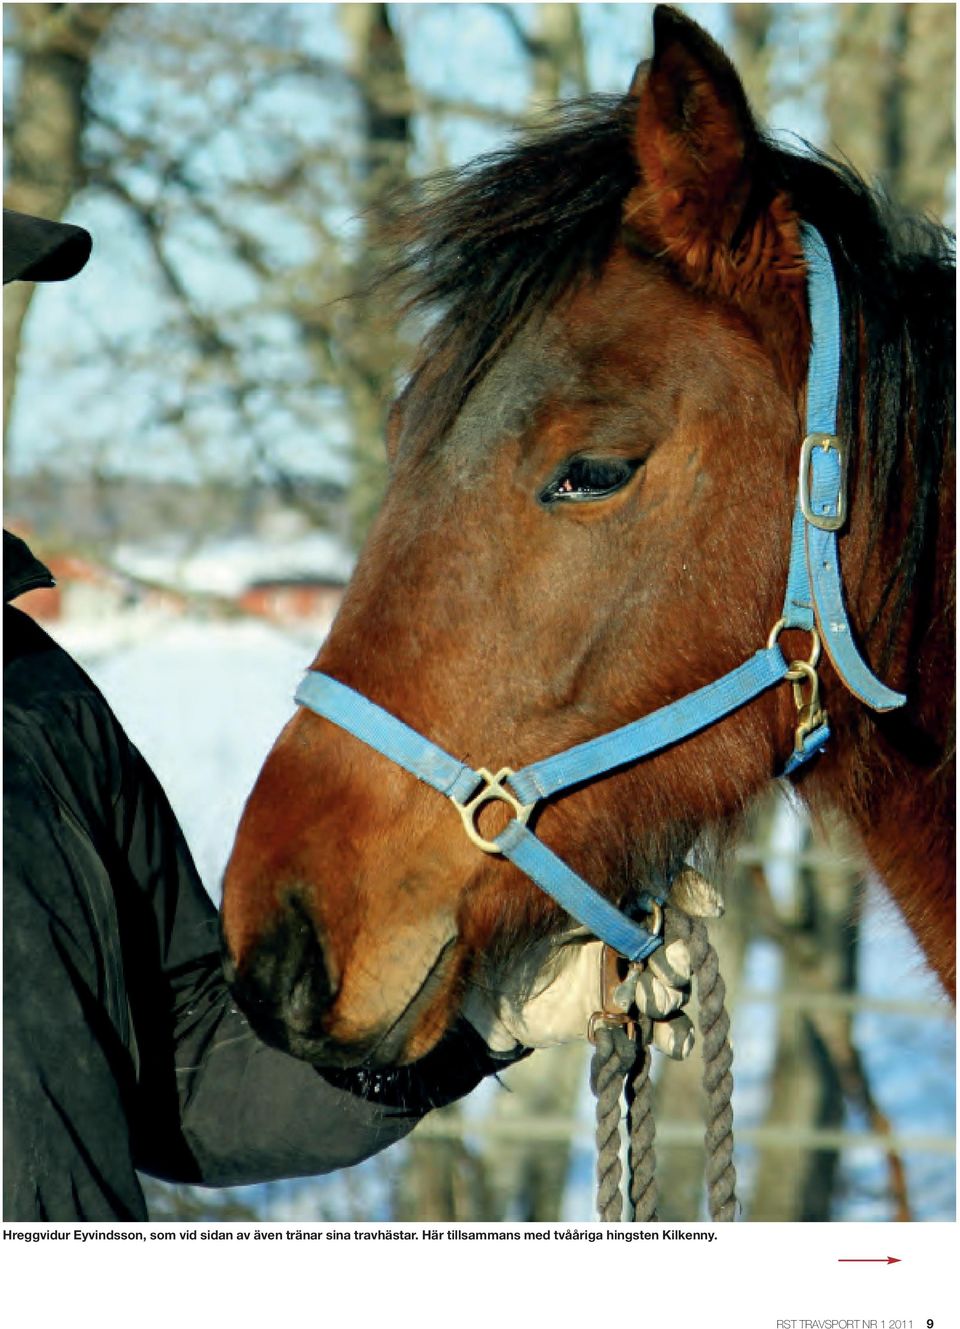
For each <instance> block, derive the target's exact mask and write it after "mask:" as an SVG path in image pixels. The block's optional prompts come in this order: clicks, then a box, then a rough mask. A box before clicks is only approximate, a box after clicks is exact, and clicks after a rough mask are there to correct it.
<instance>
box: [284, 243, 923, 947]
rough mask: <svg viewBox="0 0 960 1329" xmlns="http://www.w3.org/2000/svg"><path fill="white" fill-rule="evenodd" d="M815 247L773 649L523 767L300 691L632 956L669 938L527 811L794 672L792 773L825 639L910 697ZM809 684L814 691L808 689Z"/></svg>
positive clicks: (858, 682)
mask: <svg viewBox="0 0 960 1329" xmlns="http://www.w3.org/2000/svg"><path fill="white" fill-rule="evenodd" d="M803 244H804V252H805V255H806V260H807V268H808V286H809V299H810V318H811V325H812V328H813V342H812V348H811V354H810V368H809V373H808V387H807V437H806V438H805V439H804V441H803V447H802V449H801V456H800V479H799V484H798V493H797V506H796V511H795V513H794V518H793V528H792V537H791V546H790V564H789V570H788V574H787V592H786V599H785V601H784V607H783V615H782V617H781V619H780V621H779V622H778V623H777V624H776V626H775V627H774V629H773V632H772V633H771V635H770V640H769V641H768V642H767V646H766V648H765V649H764V650H760V651H757V652H756V654H755V655H752V656H751V657H750V658H749V659H748V660H746V661H744V663H743V664H742V665H740V666H738V668H736V669H733V670H731V671H730V673H728V674H724V675H723V676H722V677H721V678H718V679H717V680H716V681H715V682H713V683H710V684H708V685H707V686H706V687H703V688H699V689H698V690H697V691H696V692H691V693H689V694H688V695H687V696H686V697H682V698H680V700H679V701H675V702H672V703H671V704H670V705H668V706H663V707H661V708H660V709H659V710H657V711H654V712H652V713H651V714H650V715H646V716H644V717H643V718H642V719H640V720H635V721H634V722H633V723H632V724H627V725H623V726H622V727H621V728H619V729H614V730H613V731H612V732H610V733H607V734H602V735H600V736H599V737H597V738H594V739H591V740H589V741H588V742H586V743H580V744H578V745H576V746H575V747H572V748H568V749H567V750H566V751H565V752H559V753H557V754H555V755H554V756H552V757H547V758H545V759H544V760H542V761H538V762H534V763H533V764H532V765H530V766H527V767H525V768H524V769H523V770H520V771H512V770H511V769H510V768H509V767H504V768H503V769H502V770H500V771H498V772H497V773H496V774H492V773H491V772H490V771H488V770H486V769H485V768H482V767H481V768H480V769H478V770H474V769H473V768H472V767H470V766H467V765H466V764H465V763H464V762H461V761H458V760H457V759H456V758H455V757H452V756H451V755H450V754H449V753H448V752H445V751H444V750H443V748H441V747H439V746H438V745H437V744H436V743H434V742H432V741H431V740H430V739H428V738H424V736H423V735H422V734H419V733H417V731H416V730H415V729H411V728H410V726H409V725H406V724H404V723H403V721H402V720H398V719H397V717H396V716H394V715H391V714H390V712H389V711H386V710H384V709H383V707H382V706H378V705H377V704H376V703H375V702H372V701H370V700H369V699H368V698H367V697H364V696H362V695H361V694H360V693H359V692H356V691H354V689H353V688H350V687H347V686H346V685H345V684H343V683H340V682H338V681H337V680H336V679H334V678H331V677H329V676H328V675H326V674H322V673H319V672H311V673H309V674H308V675H307V676H306V678H305V679H304V680H303V682H302V683H301V684H300V687H299V688H298V689H297V694H296V699H297V702H298V703H299V704H300V705H301V706H306V707H307V708H308V709H309V710H311V711H314V712H315V713H316V714H317V715H321V716H324V717H325V718H326V719H328V720H330V721H332V722H333V723H334V724H336V725H339V726H340V728H341V729H345V730H347V732H348V733H350V734H352V735H353V736H354V737H355V738H357V739H359V740H360V741H361V742H363V743H366V744H367V745H368V746H369V747H371V748H373V749H374V750H375V751H377V752H380V753H382V754H383V755H384V756H385V757H387V758H389V759H390V760H391V761H393V762H395V763H396V764H397V765H398V766H402V767H403V768H404V770H407V771H409V772H410V773H411V774H413V775H415V776H416V777H417V778H418V779H419V780H422V781H423V782H424V783H425V784H428V785H430V786H431V787H432V788H434V789H436V790H437V791H438V792H439V793H441V794H443V795H444V796H445V797H447V798H448V799H450V801H451V802H452V803H453V805H454V806H455V807H456V809H457V811H458V813H459V815H460V819H461V821H462V823H463V828H464V830H465V832H466V834H467V836H468V838H469V839H470V840H471V841H472V843H473V844H475V845H476V846H477V848H479V849H481V850H483V851H484V852H485V853H492V854H502V855H503V856H504V857H505V858H508V859H509V860H510V861H511V862H512V863H514V864H515V865H516V867H518V868H519V869H520V870H521V871H522V872H524V873H526V875H527V876H528V877H530V878H531V879H532V880H533V881H535V882H536V884H537V885H538V886H539V887H540V888H541V890H543V891H545V892H546V893H547V894H548V895H549V896H551V897H552V898H553V899H554V900H556V902H557V903H558V904H559V905H560V906H561V907H562V908H563V909H565V910H566V911H567V913H569V914H571V915H572V916H573V917H574V918H575V919H577V921H578V922H579V923H582V924H583V925H584V926H585V927H587V928H588V929H589V930H590V931H591V932H592V933H593V934H594V935H595V936H597V937H599V938H600V940H601V941H604V942H606V943H607V945H608V946H611V947H613V949H614V950H615V951H618V952H619V953H620V954H621V955H624V956H626V958H627V959H629V960H633V961H639V960H644V959H646V958H647V956H649V955H651V954H652V953H653V952H654V951H655V950H656V949H657V947H658V946H660V945H661V939H660V937H658V936H655V935H654V934H653V933H652V932H650V931H648V930H647V929H646V928H644V927H642V926H641V924H640V923H638V922H637V921H636V920H635V919H634V918H631V917H630V916H629V915H628V914H626V913H624V912H623V911H621V910H620V909H618V908H617V907H616V906H615V905H613V904H611V903H610V901H609V900H607V899H605V898H604V897H603V896H602V895H600V894H599V892H597V891H595V890H594V889H593V887H592V886H589V885H588V884H587V883H586V882H585V881H584V880H583V879H582V878H581V877H580V876H578V875H577V873H575V872H574V871H573V869H572V868H570V867H569V866H568V865H567V864H566V863H564V862H563V861H562V860H561V859H560V858H558V857H557V856H556V854H554V853H553V852H552V851H551V850H550V849H548V848H547V846H546V845H545V844H544V843H543V842H542V841H541V840H539V839H538V838H537V836H536V835H535V834H534V832H533V831H531V830H530V829H529V827H528V826H527V821H528V820H529V818H530V815H531V813H532V812H533V811H534V809H535V807H536V805H537V804H538V803H539V802H541V801H542V800H543V799H546V798H550V797H551V796H552V795H554V794H557V793H560V792H561V791H562V790H564V789H569V788H571V787H572V786H574V785H579V784H584V783H586V782H587V781H589V780H594V779H596V778H597V777H598V776H601V775H604V774H606V773H607V772H608V771H613V770H618V769H621V768H622V767H624V766H627V765H630V764H632V763H634V762H637V761H640V760H642V759H643V758H644V757H647V756H650V755H651V754H652V753H654V752H660V751H663V749H665V748H668V747H671V746H672V745H673V744H674V743H679V742H682V741H683V740H684V739H686V738H689V737H690V736H691V735H693V734H695V733H697V732H698V731H700V730H702V729H706V728H708V727H709V726H710V725H712V724H715V723H716V722H717V721H718V720H720V719H722V718H723V717H724V716H727V715H730V714H732V713H733V712H735V711H737V710H739V709H740V707H742V706H744V705H745V704H746V703H747V702H749V701H752V700H753V699H754V698H755V697H758V696H759V695H760V694H761V693H762V692H765V691H766V690H767V689H768V688H771V687H774V686H775V685H776V684H778V683H782V682H784V681H786V680H789V681H790V682H792V683H793V686H794V694H795V698H796V702H797V709H798V712H799V716H800V719H799V723H798V725H797V731H796V740H795V745H794V752H793V753H792V755H791V757H790V759H789V761H788V762H787V765H786V767H785V769H784V772H783V774H784V775H789V774H791V773H792V772H793V771H795V770H797V769H798V768H799V767H800V766H801V765H803V763H804V762H806V761H808V760H809V759H810V758H811V757H812V756H813V755H814V754H815V753H816V752H818V751H819V750H820V748H822V747H823V745H824V743H825V742H826V740H827V738H828V737H829V733H830V730H829V726H828V723H827V717H826V713H825V712H824V711H823V710H822V709H821V707H820V704H819V686H818V681H817V673H816V664H817V658H818V655H819V648H820V640H821V637H822V639H823V641H824V642H825V643H826V645H827V649H828V651H829V653H830V658H831V660H832V662H833V664H834V667H835V668H836V671H837V673H838V675H839V676H840V678H841V680H842V681H843V683H844V684H845V685H846V686H847V688H849V690H850V691H851V692H852V693H853V694H854V695H855V696H857V697H859V698H860V699H861V700H862V701H864V702H866V704H867V705H869V706H871V707H873V708H874V709H875V710H881V711H882V710H889V709H891V708H892V707H894V706H901V705H903V703H904V702H905V701H906V698H905V697H903V696H901V694H899V693H897V692H893V691H891V690H890V689H889V688H887V687H885V686H884V684H883V683H881V682H880V680H879V679H877V678H875V677H874V675H873V674H872V673H871V671H870V669H869V668H868V666H867V665H866V664H865V663H864V661H863V659H862V657H861V656H860V654H859V652H858V651H857V648H856V646H855V645H854V643H853V638H852V635H851V632H850V625H849V622H848V621H847V617H846V612H845V610H844V605H843V589H842V582H841V578H840V564H839V558H838V553H837V539H836V532H837V531H838V530H839V529H840V527H841V526H843V524H844V522H845V521H846V518H847V477H846V448H845V445H844V444H842V443H841V441H840V440H839V438H838V436H837V434H836V422H837V385H838V383H839V376H840V311H839V301H838V298H837V290H836V283H835V280H834V275H833V268H832V265H831V263H830V256H829V254H828V252H827V248H826V245H825V244H824V243H823V240H822V238H821V237H820V235H819V234H818V233H817V231H815V230H814V229H813V227H810V226H804V228H803ZM784 628H800V629H803V630H804V631H807V632H810V633H811V634H812V636H813V640H814V651H813V654H812V655H811V658H810V660H808V661H793V662H791V663H790V664H788V663H787V661H786V660H785V659H784V657H783V654H782V652H781V651H780V648H779V647H778V645H777V644H776V643H777V636H778V635H779V633H780V631H782V630H783V629H784ZM805 687H807V688H809V693H808V694H807V695H806V696H805V695H804V691H803V689H804V688H805ZM489 802H500V803H503V804H505V805H506V806H507V807H508V808H509V809H510V810H511V811H512V813H513V819H512V820H511V821H510V822H509V824H508V825H507V826H506V828H505V829H504V830H503V831H501V832H500V834H499V835H498V836H497V837H496V838H495V839H493V840H488V839H485V838H484V837H483V836H482V835H481V833H480V831H479V829H478V827H477V821H476V819H477V815H478V813H479V811H480V809H481V807H483V806H484V804H486V803H489ZM652 898H653V899H654V900H657V899H658V897H656V896H653V897H652ZM660 902H661V903H662V900H660Z"/></svg>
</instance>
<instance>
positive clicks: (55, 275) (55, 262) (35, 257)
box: [3, 208, 93, 285]
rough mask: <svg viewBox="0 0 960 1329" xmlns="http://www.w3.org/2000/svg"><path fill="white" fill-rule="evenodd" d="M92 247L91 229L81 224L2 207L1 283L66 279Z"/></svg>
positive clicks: (86, 257)
mask: <svg viewBox="0 0 960 1329" xmlns="http://www.w3.org/2000/svg"><path fill="white" fill-rule="evenodd" d="M92 248H93V240H92V238H91V236H90V232H89V231H85V230H84V229H83V227H82V226H70V225H68V223H67V222H54V221H45V220H44V219H43V218H42V217H28V216H27V215H26V213H23V212H11V211H10V210H9V209H8V208H4V210H3V282H4V285H6V283H7V282H8V281H66V280H67V278H68V277H75V276H76V275H77V273H78V272H79V271H80V269H81V268H82V267H83V265H84V264H85V263H86V261H87V259H88V258H89V257H90V250H91V249H92Z"/></svg>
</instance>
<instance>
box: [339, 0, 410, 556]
mask: <svg viewBox="0 0 960 1329" xmlns="http://www.w3.org/2000/svg"><path fill="white" fill-rule="evenodd" d="M340 15H341V22H342V25H343V28H344V31H345V32H346V33H347V35H348V37H349V39H350V42H351V46H352V56H351V61H350V70H351V73H352V74H353V76H354V78H355V80H356V84H357V87H358V89H359V92H360V99H361V135H362V140H363V147H362V154H361V163H360V173H359V179H358V182H357V206H358V211H359V212H361V213H364V212H366V211H367V209H369V208H370V206H371V204H372V203H374V202H376V203H377V205H378V209H379V213H378V215H379V217H380V218H382V219H384V220H386V221H389V211H390V210H389V202H388V201H389V196H390V194H391V193H392V192H393V191H394V190H396V189H398V188H399V187H401V186H402V185H404V184H405V183H406V181H407V179H408V171H407V157H408V153H409V150H410V143H411V134H410V106H411V91H410V85H409V83H408V80H407V71H406V63H405V60H404V56H403V49H402V47H401V45H400V40H399V38H398V37H397V34H396V33H395V31H394V29H393V26H392V24H391V22H390V14H389V11H388V7H387V6H386V5H369V4H368V5H362V4H349V5H341V7H340ZM385 201H386V202H385ZM379 224H382V223H378V222H372V221H371V222H368V223H367V227H366V234H365V236H364V240H363V243H362V245H361V251H360V254H359V256H358V259H357V262H356V264H355V269H354V270H355V274H356V283H355V285H356V288H357V289H362V288H363V286H364V284H365V283H366V282H367V281H368V280H369V278H370V274H371V270H372V269H373V268H374V267H375V266H376V264H377V261H378V258H379V255H380V252H381V251H380V244H379V236H378V233H377V226H378V225H379ZM342 332H343V336H344V338H345V344H346V350H347V355H346V357H345V358H347V359H349V361H350V372H349V373H348V374H347V375H346V379H345V387H346V396H347V403H348V408H349V411H350V417H351V426H352V431H353V441H352V451H353V467H354V474H353V480H352V484H351V491H350V508H351V521H352V526H353V534H354V540H355V543H358V544H359V543H360V542H361V540H362V538H363V536H364V535H365V534H366V530H367V527H368V526H369V524H370V522H371V521H372V519H373V516H374V514H375V513H376V510H377V508H378V507H379V505H380V501H381V499H382V497H383V491H384V487H385V484H386V474H387V469H386V458H385V453H384V424H385V415H386V408H387V405H388V402H389V399H390V397H391V396H392V394H393V389H394V374H395V372H396V368H397V365H398V363H399V358H400V357H399V348H398V341H397V336H396V330H395V328H394V327H393V325H389V326H387V325H386V324H377V325H375V324H374V323H373V321H372V320H370V319H367V318H364V317H362V316H361V314H360V311H359V310H357V309H354V311H353V312H352V313H351V312H348V313H347V316H346V318H345V319H344V322H343V324H342Z"/></svg>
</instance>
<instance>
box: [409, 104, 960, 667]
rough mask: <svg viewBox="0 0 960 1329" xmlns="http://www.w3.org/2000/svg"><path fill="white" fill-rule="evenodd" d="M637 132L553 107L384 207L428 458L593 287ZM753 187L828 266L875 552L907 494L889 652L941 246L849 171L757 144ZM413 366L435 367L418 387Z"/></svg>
mask: <svg viewBox="0 0 960 1329" xmlns="http://www.w3.org/2000/svg"><path fill="white" fill-rule="evenodd" d="M635 119H636V101H635V100H634V99H633V98H630V97H628V98H622V97H616V98H614V97H609V96H598V97H592V98H589V99H586V100H584V101H578V102H572V103H568V104H566V105H562V106H560V107H558V108H557V110H556V112H555V113H554V116H553V117H552V119H551V121H550V122H549V123H547V124H546V125H545V126H544V127H542V128H541V129H539V130H538V131H536V132H534V133H532V134H527V135H525V136H523V137H521V138H520V139H519V140H518V141H516V142H514V143H513V144H511V145H510V146H508V147H506V148H504V149H502V150H499V151H496V152H492V153H489V154H486V155H484V156H481V157H479V158H477V159H476V160H475V161H473V162H471V163H468V164H467V165H466V166H464V167H463V168H461V169H458V170H454V171H448V172H443V173H440V174H438V175H434V176H432V177H428V178H427V179H426V180H424V181H420V182H419V183H418V184H416V185H414V186H412V188H411V189H410V190H409V191H408V192H407V193H406V194H405V195H404V196H403V197H398V196H396V195H395V196H393V197H392V198H391V200H390V203H389V217H390V223H389V228H388V236H389V237H391V238H392V242H393V243H392V245H391V246H390V248H389V249H388V253H389V258H388V260H387V263H386V267H385V271H384V274H383V275H384V277H385V278H386V279H387V280H388V281H389V282H391V283H395V285H396V288H397V289H398V292H399V296H400V300H401V303H402V307H403V308H404V309H405V310H406V311H407V312H415V313H419V314H421V315H426V317H427V319H428V320H429V329H428V332H427V335H426V337H425V338H424V341H423V344H422V347H421V353H420V357H419V359H418V362H417V366H415V369H414V374H413V376H412V378H411V380H410V383H409V384H408V388H407V391H406V393H405V399H404V404H405V408H406V410H407V412H408V419H409V420H410V423H411V425H412V427H413V428H414V429H416V430H417V431H418V434H419V433H421V432H424V431H425V432H426V434H427V435H428V436H429V439H430V440H432V441H433V442H435V443H439V441H440V440H442V439H443V437H444V436H445V434H446V433H447V431H448V429H449V428H450V426H451V424H452V423H453V421H454V420H455V418H456V416H457V415H458V414H459V412H460V410H461V408H462V407H463V405H464V403H465V401H466V399H467V397H468V396H469V394H470V392H471V391H472V390H473V388H474V387H475V386H476V385H477V383H478V382H479V381H480V380H481V379H482V377H483V375H484V374H485V372H486V371H487V369H488V368H489V367H490V365H491V363H492V361H493V360H494V359H495V357H496V356H497V355H498V354H499V353H500V352H502V351H503V350H504V349H505V348H506V347H507V346H508V345H509V344H510V342H511V341H512V340H513V338H514V337H515V336H516V334H517V333H518V332H519V330H520V329H521V328H522V327H523V326H524V325H525V324H526V323H528V322H529V321H531V320H533V319H536V318H538V317H542V316H543V315H544V314H546V313H547V312H548V311H549V310H550V309H551V308H553V306H554V305H555V304H556V303H557V302H558V300H560V299H561V297H562V296H564V295H565V294H567V293H568V292H569V291H571V290H573V289H574V288H575V287H576V286H577V285H578V284H579V283H581V282H583V281H584V280H588V279H589V278H591V277H595V276H597V275H599V273H600V270H601V269H602V267H603V264H604V262H605V261H606V259H607V258H608V257H609V255H610V253H611V251H612V249H613V246H614V244H615V242H616V240H617V238H618V236H619V235H620V234H621V227H622V207H623V202H624V200H625V198H626V197H627V195H628V194H629V192H630V190H631V189H632V188H633V187H634V186H635V184H636V183H637V167H636V163H635V160H634V156H633V151H632V144H631V136H632V133H633V131H634V125H635ZM805 146H807V145H805ZM754 178H755V182H756V183H755V189H754V198H753V200H752V201H751V204H748V207H750V206H753V207H759V206H761V205H762V204H763V202H764V201H765V200H766V199H768V198H769V197H771V196H772V194H773V193H775V192H777V191H780V190H783V191H785V192H786V193H787V194H788V195H789V196H790V197H791V199H792V201H793V204H794V207H795V208H796V211H797V213H798V214H799V216H800V217H801V218H802V219H803V220H804V221H808V222H810V223H812V224H813V225H814V226H816V227H817V229H818V230H819V231H820V233H821V235H822V236H823V237H824V240H825V241H826V244H827V246H828V248H829V250H830V253H831V256H832V259H833V262H834V267H835V271H836V276H837V284H838V288H839V293H840V304H841V318H842V325H843V327H842V364H843V372H842V381H841V396H840V410H841V418H842V421H844V422H845V424H844V425H843V426H842V427H843V428H844V429H845V431H846V432H847V434H848V436H849V437H850V441H851V443H852V444H854V446H855V448H856V455H858V458H859V462H858V465H859V471H860V475H861V477H863V478H866V479H867V480H868V482H869V483H868V489H869V492H871V493H872V495H873V502H874V508H875V511H874V513H873V529H874V531H875V533H876V534H875V540H876V541H879V539H880V537H881V534H882V533H883V532H884V531H886V530H888V529H889V526H890V523H891V522H893V521H895V520H896V514H897V512H898V510H899V504H900V503H901V502H902V497H903V494H902V485H903V484H904V483H909V484H910V486H911V488H912V490H913V491H914V495H913V496H914V503H913V517H912V520H911V522H910V526H909V529H908V530H907V531H903V532H900V533H899V534H898V537H897V539H898V545H899V553H898V556H897V559H896V560H895V562H894V564H893V565H892V567H891V569H890V574H889V578H888V581H887V584H886V589H885V591H884V594H883V597H882V600H881V604H880V607H879V608H878V610H877V612H876V614H875V616H874V619H873V621H872V622H871V623H870V624H869V625H867V628H866V631H867V634H868V635H869V634H870V633H871V632H872V631H873V629H874V628H875V627H876V626H877V623H878V621H879V619H880V617H881V614H882V613H883V610H884V608H885V606H887V604H888V602H891V601H892V603H891V604H890V613H889V614H887V615H886V616H885V617H886V624H887V631H886V633H885V637H886V641H885V643H882V644H881V647H880V650H881V653H882V654H886V652H887V650H889V649H890V648H891V644H892V641H893V638H894V635H895V633H896V630H897V626H898V624H899V620H900V619H901V617H902V614H903V610H904V608H905V605H906V601H907V598H908V596H909V594H910V592H911V589H912V588H913V587H914V586H915V584H916V581H917V578H918V577H923V576H924V575H925V574H927V573H928V572H930V571H931V570H932V568H931V567H928V565H930V563H931V560H932V558H933V545H934V543H935V533H936V521H937V514H938V509H939V501H938V500H939V487H940V483H941V476H942V473H943V469H944V463H945V460H946V457H947V452H948V449H952V446H953V427H952V421H953V366H954V300H955V296H954V251H953V237H952V235H951V234H950V233H949V232H948V231H947V230H946V229H944V228H943V227H941V226H939V225H937V224H936V223H935V222H933V221H931V220H929V219H926V218H922V217H916V216H908V215H906V214H904V213H902V212H900V211H898V210H897V209H896V208H895V207H894V206H893V204H892V203H891V202H890V200H889V199H887V198H886V197H884V196H883V195H882V193H880V192H879V191H877V190H874V189H871V188H870V187H869V186H868V185H867V184H866V183H865V182H864V180H863V179H862V178H861V177H860V176H859V175H858V174H857V172H856V171H855V170H853V169H852V167H850V166H849V165H848V164H846V163H843V162H841V161H838V160H835V159H833V158H831V157H829V156H827V155H826V154H824V153H821V152H818V151H816V150H814V149H812V148H809V147H807V151H806V153H804V154H801V153H795V152H791V151H788V150H787V149H785V148H783V147H782V146H780V145H779V144H776V143H774V142H773V141H772V140H771V139H770V138H767V137H761V138H760V140H759V143H758V148H757V153H756V156H755V168H754ZM428 362H435V365H439V366H441V367H442V369H441V370H440V371H439V372H437V371H436V370H434V371H432V372H431V373H430V375H429V382H428V383H427V382H425V381H424V377H425V376H424V373H423V371H424V368H425V366H426V365H427V364H428ZM418 388H422V389H423V390H422V391H418ZM851 426H852V427H851ZM904 461H907V462H908V463H909V469H910V473H911V474H910V478H909V480H905V476H904V469H903V463H904Z"/></svg>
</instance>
